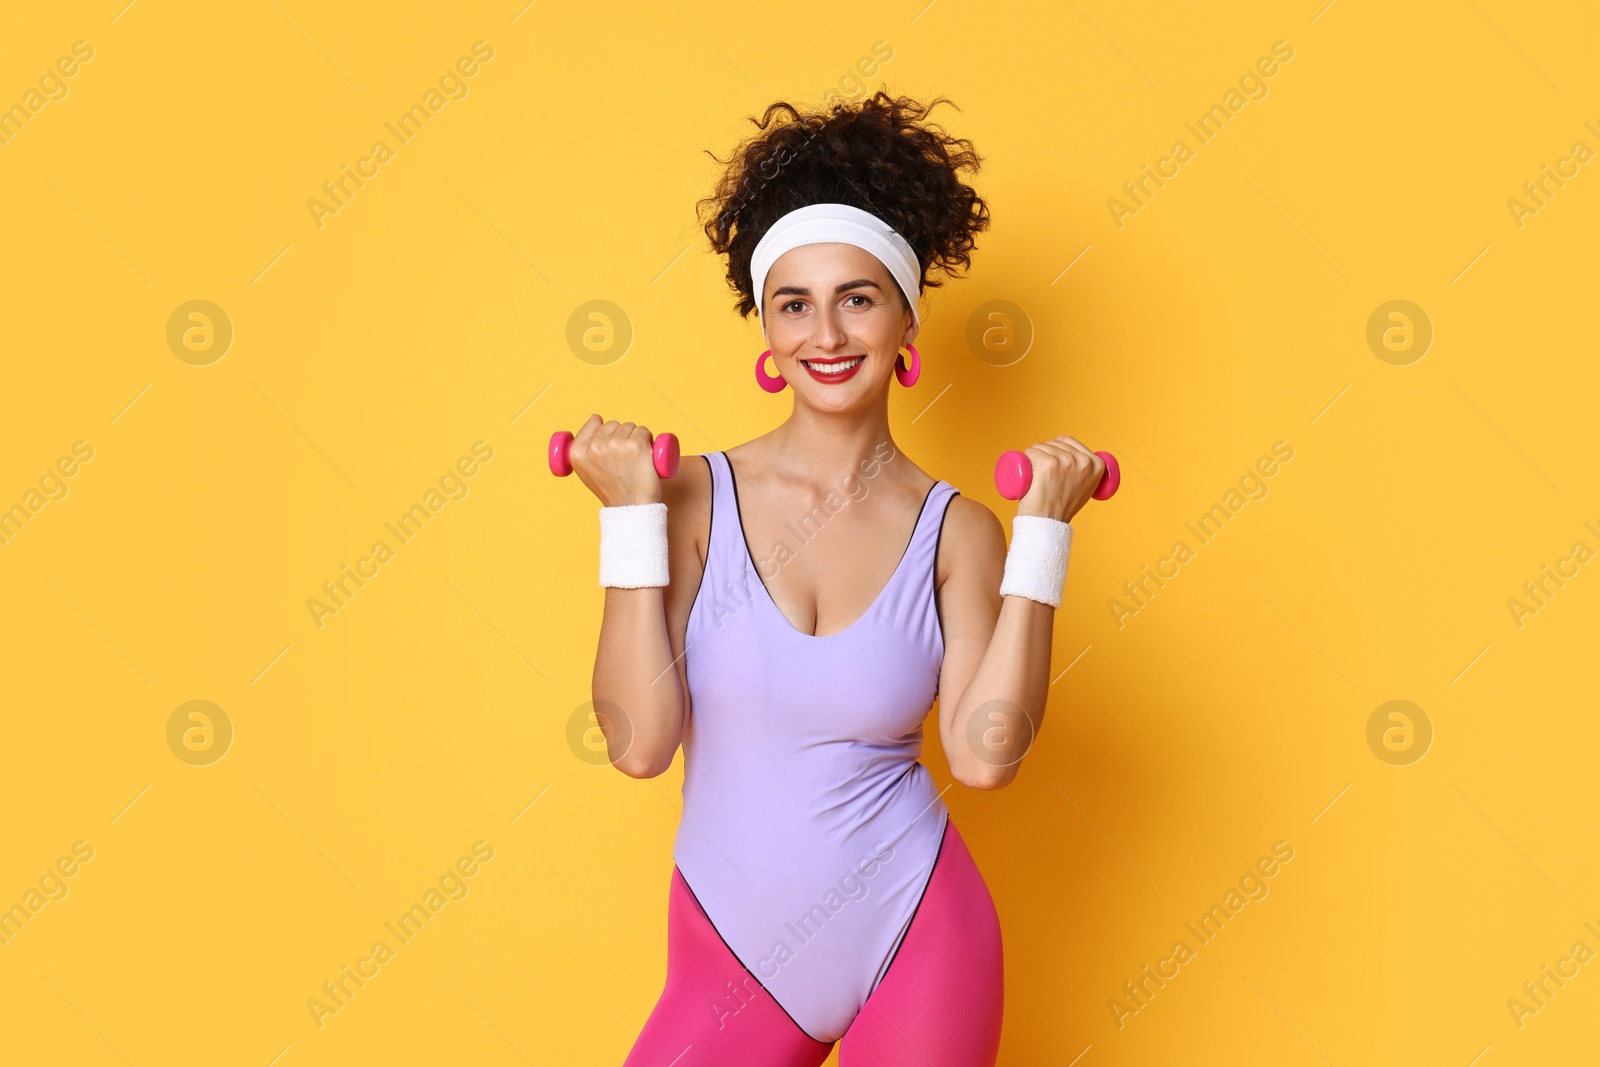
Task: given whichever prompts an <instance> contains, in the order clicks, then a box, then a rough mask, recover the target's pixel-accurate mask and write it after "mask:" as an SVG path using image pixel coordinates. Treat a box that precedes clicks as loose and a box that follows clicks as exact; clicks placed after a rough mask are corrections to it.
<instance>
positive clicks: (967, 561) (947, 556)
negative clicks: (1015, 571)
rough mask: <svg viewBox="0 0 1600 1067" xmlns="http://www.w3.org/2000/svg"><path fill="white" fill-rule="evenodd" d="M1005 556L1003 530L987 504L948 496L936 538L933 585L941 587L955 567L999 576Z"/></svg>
mask: <svg viewBox="0 0 1600 1067" xmlns="http://www.w3.org/2000/svg"><path fill="white" fill-rule="evenodd" d="M1005 553H1006V532H1005V527H1004V526H1002V525H1001V524H1000V518H999V516H997V515H995V513H994V512H993V511H992V510H991V509H990V507H989V505H987V504H985V503H984V502H983V501H981V500H975V499H973V498H972V497H969V496H963V495H961V494H959V493H958V494H956V495H955V496H953V497H951V498H950V506H949V508H948V509H947V510H946V511H945V516H944V527H943V529H942V530H941V532H940V535H939V558H938V560H937V562H936V567H935V583H936V584H937V585H941V586H942V585H944V583H945V580H946V579H947V578H949V577H950V574H951V572H952V570H954V569H955V568H956V567H961V568H963V569H966V568H969V567H970V568H972V569H973V570H974V571H975V572H977V573H978V574H979V575H980V576H981V575H986V574H987V573H988V572H989V571H994V572H995V573H996V574H998V573H999V572H1000V570H1001V569H1002V568H1003V567H1004V566H1005ZM996 581H997V582H998V578H997V579H996Z"/></svg>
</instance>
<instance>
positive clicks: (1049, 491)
mask: <svg viewBox="0 0 1600 1067" xmlns="http://www.w3.org/2000/svg"><path fill="white" fill-rule="evenodd" d="M1022 451H1023V453H1024V454H1025V455H1026V456H1027V457H1028V460H1029V462H1031V463H1032V464H1033V484H1031V485H1029V486H1028V491H1027V492H1026V493H1024V494H1022V499H1021V500H1019V501H1017V514H1018V515H1043V516H1044V517H1046V518H1050V519H1059V520H1060V521H1062V522H1071V521H1072V516H1074V515H1076V514H1077V513H1078V509H1079V508H1081V507H1083V506H1084V505H1085V504H1087V503H1088V502H1089V498H1090V497H1092V496H1093V495H1094V491H1095V490H1096V489H1098V488H1099V487H1100V479H1102V478H1104V477H1105V473H1106V461H1105V460H1103V459H1101V458H1100V457H1099V456H1097V455H1095V454H1094V450H1093V449H1091V448H1089V446H1088V445H1085V444H1084V443H1083V442H1082V441H1080V440H1078V439H1077V438H1076V437H1068V436H1066V435H1065V434H1063V435H1062V436H1060V437H1056V438H1052V439H1051V440H1049V441H1042V442H1040V443H1039V444H1036V445H1033V446H1031V447H1029V448H1025V449H1023V450H1022Z"/></svg>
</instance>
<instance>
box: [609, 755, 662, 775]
mask: <svg viewBox="0 0 1600 1067" xmlns="http://www.w3.org/2000/svg"><path fill="white" fill-rule="evenodd" d="M611 765H612V766H613V767H615V768H616V769H617V770H619V771H621V772H622V773H623V774H626V775H627V776H628V777H629V778H657V777H660V776H661V775H663V774H665V773H666V772H667V768H668V767H671V766H672V757H670V756H668V757H667V758H666V759H664V760H663V759H650V758H648V757H644V756H634V755H632V754H629V755H627V756H624V757H623V758H622V759H619V760H613V761H612V764H611Z"/></svg>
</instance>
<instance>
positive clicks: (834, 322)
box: [811, 307, 849, 352]
mask: <svg viewBox="0 0 1600 1067" xmlns="http://www.w3.org/2000/svg"><path fill="white" fill-rule="evenodd" d="M813 321H814V322H815V323H816V331H815V333H813V335H812V338H811V340H812V343H813V344H815V345H816V346H817V347H818V348H819V349H822V350H823V351H824V352H827V351H831V350H833V349H835V348H838V347H839V346H840V345H843V344H844V343H845V342H846V341H847V340H849V335H848V334H847V333H846V332H845V329H844V323H843V321H842V320H841V319H840V317H839V309H838V308H834V307H823V308H820V309H819V310H818V312H817V315H816V318H815V319H814V320H813Z"/></svg>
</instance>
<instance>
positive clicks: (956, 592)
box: [934, 495, 1006, 734]
mask: <svg viewBox="0 0 1600 1067" xmlns="http://www.w3.org/2000/svg"><path fill="white" fill-rule="evenodd" d="M1005 555H1006V535H1005V529H1004V528H1003V527H1002V526H1001V525H1000V520H999V518H997V517H996V516H995V513H994V512H993V511H991V510H989V507H988V505H986V504H984V503H983V502H981V501H978V500H974V499H972V498H971V497H965V496H959V495H957V496H955V497H952V498H951V500H950V507H949V509H948V510H947V511H946V513H945V519H944V527H943V530H942V532H941V533H940V536H939V555H938V559H937V560H936V562H935V568H934V570H935V579H936V582H937V591H936V592H935V597H936V598H937V599H936V603H937V604H938V608H939V621H940V627H941V629H942V630H943V632H944V665H943V666H942V667H941V668H940V670H939V721H940V731H941V734H944V733H948V731H947V730H946V729H945V727H946V726H947V725H948V723H949V722H950V717H951V716H953V715H954V714H955V709H956V705H957V704H959V703H960V701H961V694H962V693H964V692H965V691H966V688H967V684H968V683H969V682H971V681H972V676H973V674H975V673H976V672H977V670H978V664H979V663H980V662H981V661H982V660H983V654H984V652H985V651H986V650H987V649H988V647H989V640H990V638H992V637H993V636H994V628H995V624H996V623H997V622H998V621H999V619H1000V579H1001V578H1002V577H1003V575H1004V571H1005Z"/></svg>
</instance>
